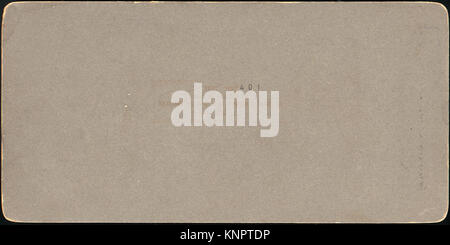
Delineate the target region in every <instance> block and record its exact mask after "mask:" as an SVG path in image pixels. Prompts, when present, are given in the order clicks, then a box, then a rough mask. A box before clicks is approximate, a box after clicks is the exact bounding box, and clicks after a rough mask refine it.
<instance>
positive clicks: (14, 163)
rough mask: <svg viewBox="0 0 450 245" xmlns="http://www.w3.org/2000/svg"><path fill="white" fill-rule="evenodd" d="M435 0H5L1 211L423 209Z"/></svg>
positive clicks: (172, 216)
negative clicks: (362, 0) (220, 0)
mask: <svg viewBox="0 0 450 245" xmlns="http://www.w3.org/2000/svg"><path fill="white" fill-rule="evenodd" d="M448 30H449V29H448V15H447V10H446V9H445V7H444V6H443V5H441V4H438V3H430V2H415V3H412V2H410V3H408V2H402V3H398V2H397V3H393V2H392V3H379V2H377V3H375V2H372V3H371V2H365V3H342V2H327V3H325V2H324V3H310V2H308V3H305V2H297V3H281V2H276V3H275V2H249V3H242V2H228V3H209V2H195V3H191V2H184V3H182V2H175V3H169V2H136V3H133V2H17V3H12V4H9V5H8V6H7V7H6V8H5V13H4V16H3V23H2V91H1V93H2V99H1V107H2V112H1V113H2V121H1V125H2V166H1V170H2V171H1V174H2V175H1V183H2V209H3V212H4V215H5V217H6V218H7V219H9V220H12V221H17V222H238V223H240V222H255V223H257V222H262V223H264V222H271V223H273V222H276V223H278V222H279V223H297V222H312V223H316V222H326V223H327V222H356V223H358V222H364V223H378V222H388V223H390V222H438V221H440V220H442V219H443V218H444V217H445V216H446V214H447V208H448V133H449V132H448V126H449V124H448V122H449V121H448V120H449V118H448V117H449V113H448V112H449V108H448V104H449V99H448V98H449V81H448V77H449V73H448V67H449V63H448V62H449V53H448V52H449V51H448V48H449V47H448V44H449V39H448Z"/></svg>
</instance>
